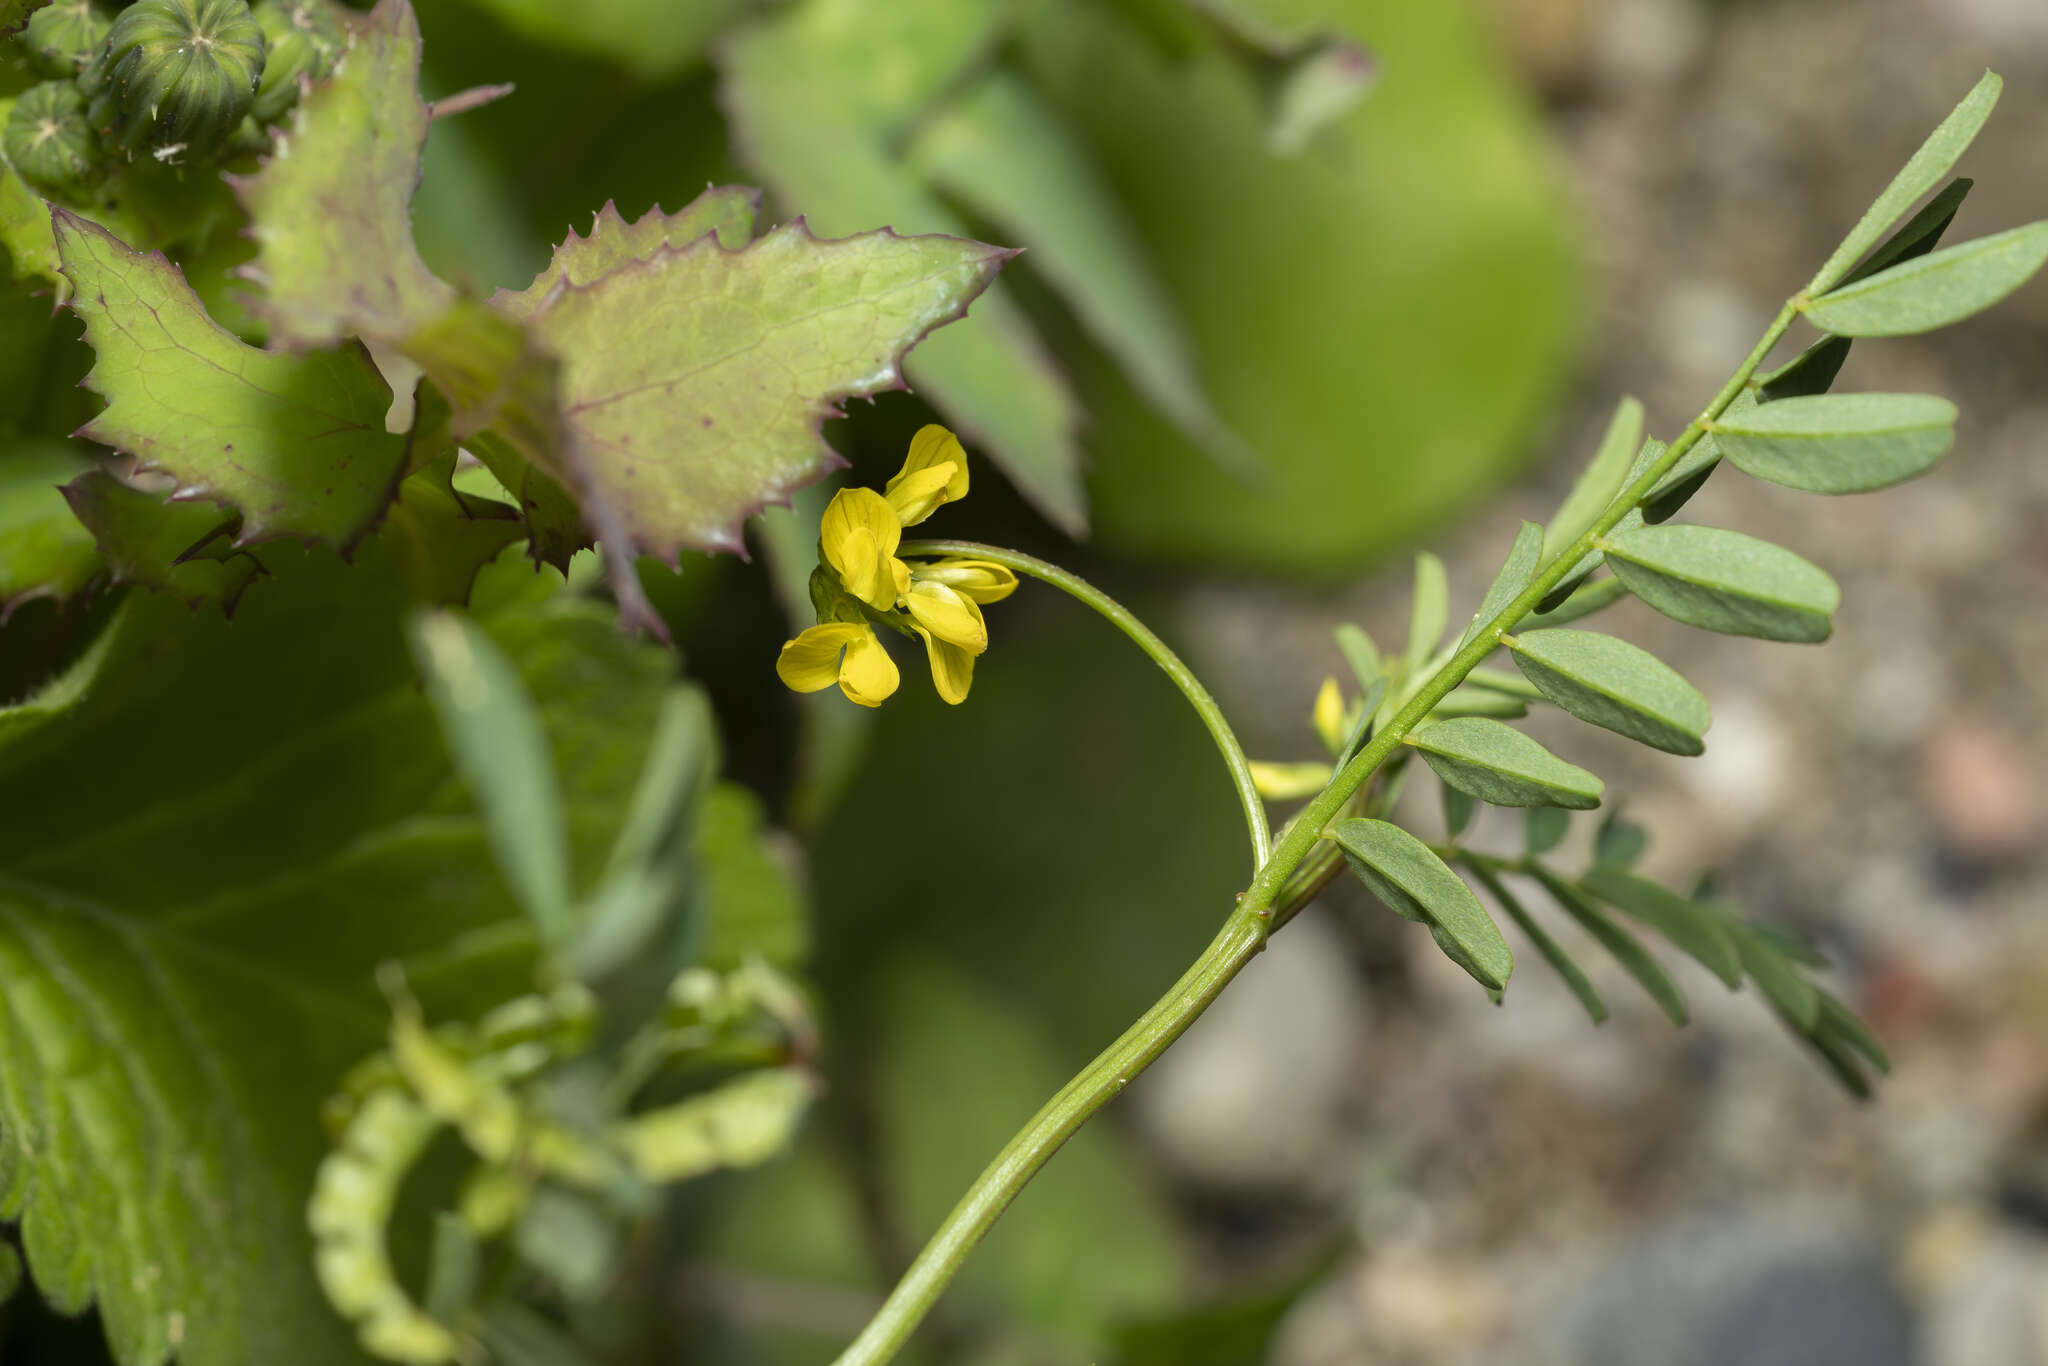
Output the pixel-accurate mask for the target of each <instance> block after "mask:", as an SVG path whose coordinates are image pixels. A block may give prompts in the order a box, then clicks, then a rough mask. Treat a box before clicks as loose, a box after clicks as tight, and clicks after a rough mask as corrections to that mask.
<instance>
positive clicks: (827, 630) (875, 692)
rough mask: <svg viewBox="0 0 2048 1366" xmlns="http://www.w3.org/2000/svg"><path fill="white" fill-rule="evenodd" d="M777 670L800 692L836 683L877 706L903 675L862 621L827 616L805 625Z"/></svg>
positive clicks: (781, 657) (785, 649)
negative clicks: (824, 619)
mask: <svg viewBox="0 0 2048 1366" xmlns="http://www.w3.org/2000/svg"><path fill="white" fill-rule="evenodd" d="M775 675H776V677H778V678H780V679H781V680H782V681H783V682H784V683H785V684H787V685H788V686H789V687H790V688H792V689H794V690H795V691H797V692H817V691H818V690H819V689H821V688H829V687H831V686H832V685H833V684H834V683H837V684H838V685H839V691H841V692H843V693H845V694H846V696H847V697H848V698H849V699H850V700H852V701H855V702H858V703H860V704H861V705H862V706H863V707H879V706H881V705H882V703H883V702H885V701H887V700H888V698H889V694H891V693H893V692H895V691H896V685H897V684H898V683H899V682H901V681H902V676H901V675H900V674H898V673H897V672H896V661H895V660H893V659H891V658H889V652H888V651H887V650H885V649H883V648H882V642H881V641H880V640H878V639H877V638H876V637H875V628H874V627H872V626H870V625H868V624H867V623H866V622H864V621H825V622H820V623H818V624H817V625H816V626H811V627H806V628H805V629H804V631H803V632H802V633H801V634H800V635H798V636H797V638H796V639H795V640H792V641H790V642H789V643H788V644H786V645H784V646H783V647H782V653H781V655H779V656H778V657H777V658H776V660H775Z"/></svg>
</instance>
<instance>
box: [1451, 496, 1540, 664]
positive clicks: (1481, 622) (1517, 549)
mask: <svg viewBox="0 0 2048 1366" xmlns="http://www.w3.org/2000/svg"><path fill="white" fill-rule="evenodd" d="M1542 562H1543V528H1542V527H1540V526H1537V525H1536V524H1535V523H1534V522H1524V523H1522V529H1521V530H1520V531H1517V532H1516V533H1515V543H1514V544H1513V545H1512V546H1510V547H1508V557H1507V559H1505V560H1504V561H1502V562H1501V566H1500V572H1499V573H1498V574H1496V575H1494V576H1493V582H1492V583H1491V584H1489V585H1488V586H1487V589H1486V596H1485V597H1483V598H1481V599H1480V600H1479V610H1478V611H1477V612H1474V613H1473V614H1472V624H1471V625H1470V626H1467V627H1466V628H1465V634H1464V635H1463V636H1462V637H1461V638H1460V639H1459V641H1458V644H1459V645H1460V646H1461V647H1462V646H1464V645H1465V644H1467V643H1469V642H1470V641H1471V639H1472V637H1474V636H1476V635H1478V634H1479V632H1480V630H1481V628H1483V627H1485V626H1486V625H1488V624H1489V623H1491V622H1492V621H1493V619H1494V618H1495V617H1497V616H1499V615H1500V614H1501V613H1502V612H1504V611H1506V610H1507V605H1508V604H1509V603H1511V602H1513V601H1514V600H1515V598H1516V597H1517V596H1519V595H1520V593H1521V592H1522V590H1523V589H1525V588H1527V587H1528V586H1529V584H1530V583H1531V582H1532V581H1533V580H1534V579H1535V577H1536V569H1537V566H1538V565H1540V564H1541V563H1542ZM1513 628H1514V623H1513V622H1511V621H1510V622H1506V623H1504V624H1503V628H1502V629H1504V630H1512V629H1513Z"/></svg>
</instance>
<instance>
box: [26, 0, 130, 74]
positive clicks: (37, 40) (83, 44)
mask: <svg viewBox="0 0 2048 1366" xmlns="http://www.w3.org/2000/svg"><path fill="white" fill-rule="evenodd" d="M110 23H111V21H110V20H109V19H108V18H107V16H106V15H104V14H102V13H100V11H99V8H98V7H97V6H96V5H94V4H93V0H57V3H55V4H54V5H46V6H44V7H43V8H42V9H39V10H37V11H36V12H35V13H34V14H32V15H30V16H29V21H28V29H27V31H26V32H24V33H23V34H22V38H21V41H22V45H23V46H25V47H26V48H28V59H29V64H30V65H31V66H33V67H34V68H35V69H36V70H37V71H38V72H40V73H42V74H43V75H45V76H53V77H61V78H62V79H64V80H71V79H73V78H74V77H76V76H77V75H78V73H79V72H81V71H83V70H85V68H86V66H87V64H88V63H90V62H91V61H92V59H93V54H94V53H95V52H97V51H98V50H99V46H100V44H101V43H102V42H104V41H105V40H106V36H107V28H108V26H109V24H110Z"/></svg>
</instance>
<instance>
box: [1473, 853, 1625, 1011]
mask: <svg viewBox="0 0 2048 1366" xmlns="http://www.w3.org/2000/svg"><path fill="white" fill-rule="evenodd" d="M1468 866H1469V867H1470V868H1471V870H1472V876H1473V877H1475V878H1477V879H1478V880H1479V885H1480V886H1482V887H1484V888H1486V890H1487V891H1488V892H1489V893H1491V894H1492V896H1493V899H1494V900H1495V901H1497V902H1499V903H1500V908H1501V909H1502V910H1504V911H1506V912H1507V913H1508V919H1510V920H1512V921H1514V922H1515V924H1516V925H1518V926H1519V927H1520V928H1521V931H1522V933H1523V934H1525V935H1527V936H1529V942H1530V943H1532V944H1534V945H1535V946H1536V952H1538V953H1540V954H1542V955H1543V961H1544V962H1546V963H1548V964H1550V966H1551V967H1552V968H1553V969H1554V970H1555V971H1556V972H1557V975H1558V976H1560V977H1562V978H1564V984H1565V985H1566V986H1567V987H1570V988H1571V993H1572V995H1574V996H1576V997H1578V998H1579V1004H1580V1005H1582V1006H1584V1007H1585V1009H1586V1014H1587V1015H1589V1016H1590V1017H1592V1020H1593V1023H1594V1024H1596V1025H1597V1024H1604V1023H1605V1022H1606V1020H1607V1002H1605V1001H1603V1000H1601V999H1600V991H1599V989H1598V988H1597V987H1595V986H1594V985H1593V981H1592V979H1591V978H1589V977H1587V976H1586V970H1585V969H1584V968H1582V967H1580V966H1579V965H1578V963H1577V962H1575V961H1574V960H1573V959H1572V956H1571V955H1570V954H1568V953H1566V952H1565V951H1564V949H1563V947H1562V946H1560V945H1559V944H1558V942H1557V941H1556V940H1555V939H1552V938H1551V937H1550V935H1549V933H1548V932H1547V931H1546V930H1545V929H1544V928H1543V927H1542V926H1541V925H1539V924H1537V923H1536V917H1534V916H1532V915H1530V914H1529V910H1528V908H1527V907H1526V906H1524V905H1523V904H1522V903H1521V902H1520V901H1519V900H1517V899H1516V898H1515V896H1514V894H1513V893H1511V892H1509V891H1508V889H1507V887H1506V886H1505V885H1504V884H1503V883H1502V882H1501V880H1500V879H1499V878H1498V877H1496V876H1494V874H1493V872H1492V871H1491V870H1490V869H1487V868H1483V867H1480V866H1479V865H1478V864H1470V865H1468Z"/></svg>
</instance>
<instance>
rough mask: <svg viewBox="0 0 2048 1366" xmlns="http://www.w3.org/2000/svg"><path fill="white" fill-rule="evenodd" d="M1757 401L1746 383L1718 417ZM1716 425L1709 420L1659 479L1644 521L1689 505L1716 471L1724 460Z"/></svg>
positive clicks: (1660, 519) (1737, 412)
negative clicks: (1715, 431) (1716, 441)
mask: <svg viewBox="0 0 2048 1366" xmlns="http://www.w3.org/2000/svg"><path fill="white" fill-rule="evenodd" d="M1756 405H1757V392H1756V390H1755V389H1753V388H1750V387H1748V386H1744V388H1743V389H1742V392H1740V393H1738V394H1737V395H1736V396H1735V397H1734V398H1733V399H1731V400H1729V403H1728V406H1727V407H1726V408H1723V409H1722V410H1721V416H1720V417H1719V418H1718V419H1716V421H1719V422H1726V421H1729V420H1730V419H1733V418H1736V417H1739V416H1740V415H1742V414H1744V413H1747V412H1748V411H1749V410H1750V409H1752V408H1754V407H1756ZM1713 425H1714V424H1713V423H1709V424H1708V430H1706V431H1703V432H1701V433H1700V436H1699V439H1698V440H1697V441H1695V442H1693V443H1692V445H1691V447H1689V448H1688V449H1687V450H1686V452H1685V454H1684V455H1681V456H1680V457H1679V458H1678V461H1677V463H1676V464H1674V465H1672V467H1671V468H1670V469H1668V470H1666V471H1665V472H1664V477H1663V478H1662V479H1659V480H1658V481H1657V483H1656V485H1655V487H1653V488H1652V489H1651V490H1650V493H1649V496H1648V497H1646V498H1644V499H1643V503H1642V512H1643V520H1644V521H1646V522H1653V523H1654V522H1668V521H1670V520H1671V518H1672V517H1673V516H1675V515H1676V514H1677V512H1678V510H1679V509H1680V508H1682V507H1684V506H1685V504H1686V502H1687V500H1689V499H1690V498H1691V497H1692V496H1693V495H1694V494H1695V493H1698V492H1699V491H1700V485H1702V484H1704V483H1706V482H1707V478H1708V476H1709V475H1711V474H1713V472H1714V467H1715V466H1716V465H1718V464H1720V463H1721V447H1720V446H1719V445H1718V444H1716V443H1715V441H1714V433H1713V430H1712V428H1713Z"/></svg>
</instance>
